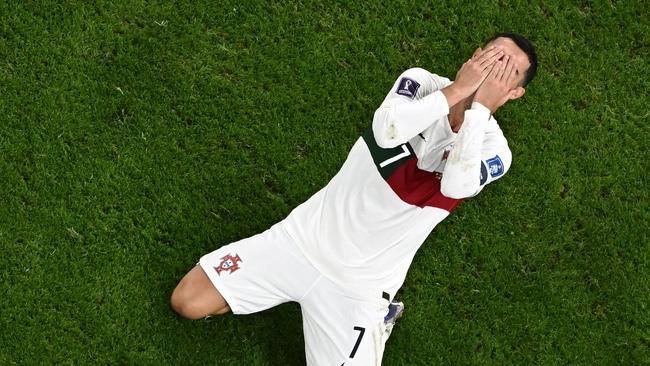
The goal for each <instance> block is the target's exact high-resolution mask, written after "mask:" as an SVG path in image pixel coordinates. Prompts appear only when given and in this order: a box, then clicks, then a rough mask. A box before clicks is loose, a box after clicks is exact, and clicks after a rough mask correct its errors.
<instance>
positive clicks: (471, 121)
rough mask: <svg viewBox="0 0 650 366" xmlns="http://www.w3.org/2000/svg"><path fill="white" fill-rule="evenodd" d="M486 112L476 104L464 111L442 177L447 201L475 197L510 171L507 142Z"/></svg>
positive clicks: (443, 191)
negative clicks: (463, 118) (462, 119)
mask: <svg viewBox="0 0 650 366" xmlns="http://www.w3.org/2000/svg"><path fill="white" fill-rule="evenodd" d="M489 124H496V121H494V119H492V117H491V115H490V110H489V109H487V108H486V107H485V106H483V105H482V104H480V103H478V102H474V103H472V107H471V108H470V109H468V110H467V111H465V120H464V122H463V125H462V126H461V128H460V131H459V132H458V137H457V138H456V142H455V143H454V147H453V149H452V150H451V152H450V153H449V156H448V157H447V163H446V164H445V170H444V172H443V174H442V181H441V187H440V189H441V192H442V194H444V195H445V196H447V197H450V198H457V199H460V198H466V197H471V196H474V195H476V194H478V193H479V192H480V191H481V190H482V189H483V187H485V186H486V185H487V184H489V183H490V182H492V181H494V180H496V179H498V178H500V177H502V176H503V175H504V174H505V173H506V172H507V171H508V169H509V168H510V164H511V163H512V154H511V152H510V149H509V148H508V142H507V141H506V139H505V137H504V136H503V134H502V133H501V130H500V129H499V128H498V127H496V128H495V126H492V128H489V129H488V127H489Z"/></svg>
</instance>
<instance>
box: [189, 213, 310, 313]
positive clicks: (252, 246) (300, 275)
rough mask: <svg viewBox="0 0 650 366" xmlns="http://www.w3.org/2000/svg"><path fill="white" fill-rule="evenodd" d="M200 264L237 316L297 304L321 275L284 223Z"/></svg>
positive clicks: (220, 251)
mask: <svg viewBox="0 0 650 366" xmlns="http://www.w3.org/2000/svg"><path fill="white" fill-rule="evenodd" d="M199 265H200V267H201V268H203V271H204V272H205V274H206V275H207V276H208V278H209V280H210V282H211V283H212V285H213V286H214V287H215V288H216V289H218V290H219V293H220V294H221V296H223V298H224V299H225V300H226V302H227V303H228V306H229V307H230V309H231V310H232V312H233V313H234V314H250V313H256V312H259V311H263V310H266V309H269V308H271V307H274V306H276V305H279V304H281V303H284V302H288V301H296V300H297V299H300V298H301V297H302V296H303V294H304V293H305V292H306V291H307V290H308V289H309V287H310V285H311V284H312V283H313V282H314V281H315V279H316V278H317V277H318V275H319V273H318V271H317V270H316V269H315V268H314V267H313V266H312V265H311V263H309V261H308V260H307V259H306V258H305V257H304V255H303V254H302V251H301V250H300V248H299V247H298V246H297V245H296V244H295V242H294V240H293V238H291V237H290V236H289V234H288V233H287V232H286V230H284V227H283V226H282V225H281V224H276V225H274V226H273V227H271V228H270V229H269V230H266V231H265V232H263V233H261V234H258V235H255V236H252V237H250V238H246V239H243V240H240V241H237V242H234V243H231V244H228V245H226V246H224V247H221V248H219V249H217V250H215V251H213V252H211V253H208V254H206V255H204V256H203V257H201V259H200V260H199Z"/></svg>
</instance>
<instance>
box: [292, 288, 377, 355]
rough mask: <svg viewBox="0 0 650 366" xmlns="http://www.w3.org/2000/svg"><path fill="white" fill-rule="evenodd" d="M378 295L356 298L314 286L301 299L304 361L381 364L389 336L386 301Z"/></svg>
mask: <svg viewBox="0 0 650 366" xmlns="http://www.w3.org/2000/svg"><path fill="white" fill-rule="evenodd" d="M317 287H319V286H317ZM324 287H327V285H325V286H324ZM381 295H382V293H381V291H379V292H378V293H377V298H371V299H365V300H359V299H352V298H350V297H347V296H345V295H342V294H341V293H340V292H337V291H329V290H328V289H326V290H325V291H322V289H319V288H314V291H312V293H310V294H309V296H308V298H306V299H303V301H301V305H302V313H303V331H304V337H305V355H306V358H307V364H308V365H309V366H314V365H316V366H318V365H341V364H344V365H345V366H352V365H364V366H367V365H381V360H382V357H383V353H384V345H385V342H386V340H387V339H388V334H387V333H386V327H385V325H384V316H385V315H386V313H387V311H388V300H386V299H384V298H382V296H381Z"/></svg>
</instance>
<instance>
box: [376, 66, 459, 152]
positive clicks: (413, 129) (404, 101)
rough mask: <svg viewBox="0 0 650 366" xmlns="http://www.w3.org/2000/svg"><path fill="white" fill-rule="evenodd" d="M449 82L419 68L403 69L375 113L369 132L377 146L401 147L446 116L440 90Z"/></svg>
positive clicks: (444, 103) (445, 103) (445, 102)
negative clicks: (372, 134) (370, 131)
mask: <svg viewBox="0 0 650 366" xmlns="http://www.w3.org/2000/svg"><path fill="white" fill-rule="evenodd" d="M450 83H451V82H450V81H449V80H448V79H445V78H442V77H440V76H438V75H435V74H432V73H430V72H428V71H426V70H424V69H421V68H413V69H409V70H406V71H405V72H404V73H402V75H400V76H399V78H398V79H397V81H395V83H394V84H393V87H392V88H391V90H390V92H389V93H388V95H387V96H386V98H385V99H384V101H383V102H382V104H381V105H380V106H379V108H378V109H377V110H376V111H375V115H374V118H373V121H372V130H373V133H374V137H375V140H376V141H377V144H378V145H379V146H380V147H382V148H391V147H395V146H398V145H400V144H403V143H405V142H407V141H409V140H410V139H411V138H413V137H415V136H416V135H417V134H418V133H420V132H422V131H424V130H425V129H426V128H427V127H429V126H431V125H432V124H433V123H434V122H436V121H438V120H440V119H441V117H443V116H446V115H447V114H449V105H448V104H447V98H446V97H445V96H444V94H443V93H442V91H441V89H442V88H444V87H445V86H446V85H448V84H450Z"/></svg>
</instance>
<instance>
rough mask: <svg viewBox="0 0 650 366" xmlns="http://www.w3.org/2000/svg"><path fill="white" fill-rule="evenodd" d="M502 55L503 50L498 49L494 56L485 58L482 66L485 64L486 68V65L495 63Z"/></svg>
mask: <svg viewBox="0 0 650 366" xmlns="http://www.w3.org/2000/svg"><path fill="white" fill-rule="evenodd" d="M502 56H503V50H501V51H497V52H495V53H493V54H492V56H490V57H489V58H487V59H485V60H484V61H483V62H482V63H481V66H483V67H484V68H485V67H488V66H490V65H491V64H493V63H495V62H496V61H497V60H498V59H499V58H501V57H502Z"/></svg>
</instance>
